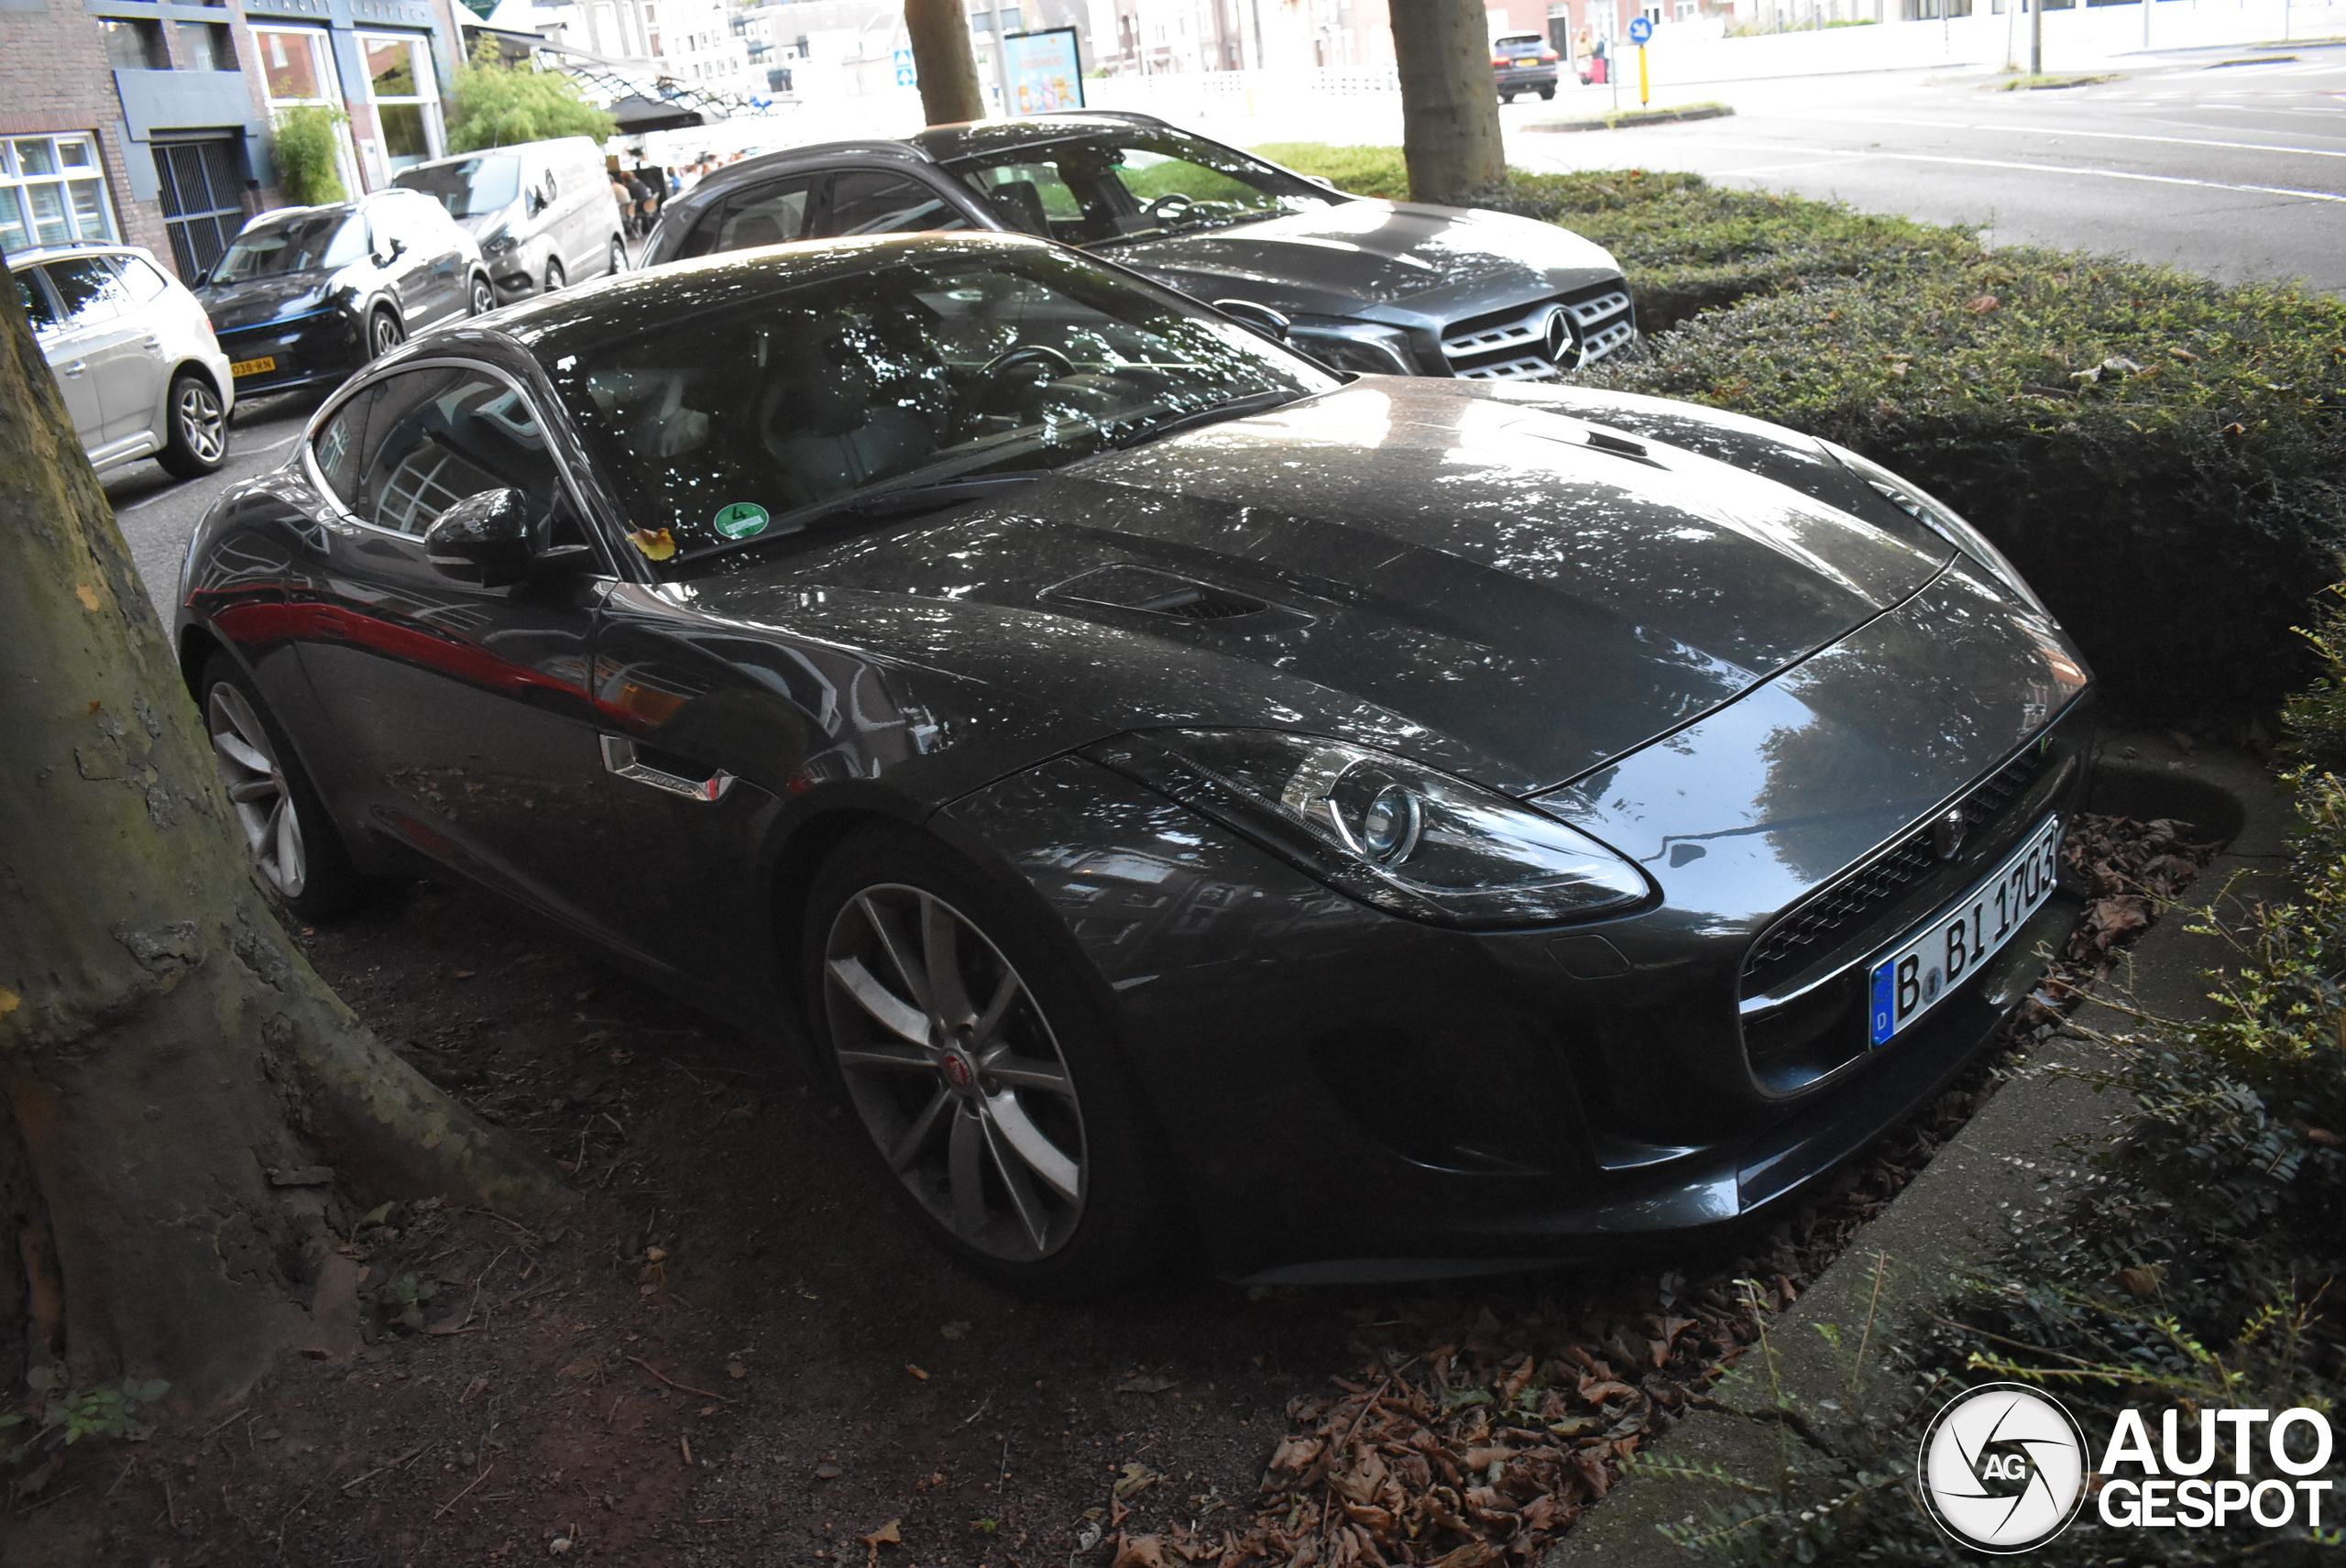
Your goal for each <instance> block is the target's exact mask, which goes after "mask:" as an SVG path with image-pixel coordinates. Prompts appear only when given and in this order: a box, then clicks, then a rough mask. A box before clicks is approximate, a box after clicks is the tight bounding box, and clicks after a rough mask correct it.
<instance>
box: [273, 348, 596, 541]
mask: <svg viewBox="0 0 2346 1568" xmlns="http://www.w3.org/2000/svg"><path fill="white" fill-rule="evenodd" d="M359 450H360V455H359V459H358V464H357V470H358V478H357V485H356V497H355V499H354V501H353V503H352V505H351V509H350V510H352V512H354V513H355V514H356V516H357V518H358V519H359V521H362V522H371V523H373V524H374V525H375V526H376V527H378V528H387V529H390V530H392V531H394V532H400V533H411V534H419V535H420V534H422V532H424V530H426V529H428V528H430V527H431V526H432V521H433V519H434V518H436V517H438V516H439V515H440V514H441V513H442V512H444V511H445V510H448V509H449V508H450V507H452V506H454V505H455V504H456V503H457V502H458V501H460V500H463V499H465V498H466V496H470V495H477V494H478V493H479V492H481V491H482V490H495V489H502V488H506V487H508V486H510V487H511V488H514V489H517V490H520V491H521V493H522V495H524V496H525V497H527V498H528V499H529V503H530V512H531V515H532V517H535V518H543V517H544V516H546V515H547V514H548V513H550V512H551V511H552V510H554V502H555V499H556V498H557V497H558V496H559V495H560V494H561V486H560V482H559V481H558V480H557V479H556V477H555V472H554V457H553V455H552V454H551V453H550V452H549V451H548V450H547V448H546V442H545V435H544V433H543V432H542V431H541V430H540V429H539V428H538V422H537V419H536V417H535V416H534V415H533V414H532V412H531V411H530V406H529V404H528V403H527V402H525V401H523V400H522V398H521V394H520V393H519V392H516V391H515V390H513V389H512V388H510V387H509V386H507V385H506V384H505V383H504V382H503V381H501V380H499V379H498V378H495V377H493V376H490V375H488V374H487V373H486V372H483V371H478V370H471V369H466V368H465V367H460V366H459V367H445V368H440V369H432V370H411V371H408V372H406V373H405V374H403V375H398V376H389V377H386V378H384V379H383V381H382V382H381V383H380V394H379V396H378V399H377V401H376V404H375V409H374V411H373V413H372V414H371V415H370V416H369V418H368V420H367V439H366V441H365V442H364V444H362V445H361V447H360V449H359ZM320 466H323V459H321V462H320Z"/></svg>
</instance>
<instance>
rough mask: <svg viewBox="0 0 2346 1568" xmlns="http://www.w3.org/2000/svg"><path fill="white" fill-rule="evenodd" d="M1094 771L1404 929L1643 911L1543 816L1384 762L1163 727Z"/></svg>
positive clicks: (1398, 762) (1350, 749) (1562, 828)
mask: <svg viewBox="0 0 2346 1568" xmlns="http://www.w3.org/2000/svg"><path fill="white" fill-rule="evenodd" d="M1089 754H1090V755H1091V757H1092V758H1093V759H1094V760H1096V761H1098V762H1102V763H1104V764H1105V765H1107V766H1109V767H1112V768H1113V769H1115V770H1116V771H1118V772H1119V773H1126V774H1129V775H1131V776H1132V777H1135V778H1137V779H1139V780H1141V781H1142V782H1143V783H1145V784H1150V785H1152V786H1154V787H1156V788H1157V789H1160V790H1162V791H1164V792H1165V793H1166V794H1168V795H1171V796H1173V797H1174V798H1175V799H1177V800H1178V801H1180V802H1182V803H1183V804H1184V805H1186V806H1190V807H1191V808H1193V809H1194V810H1197V811H1199V812H1200V813H1201V814H1203V815H1205V816H1207V817H1212V818H1214V819H1215V820H1216V821H1218V822H1221V823H1222V824H1224V825H1225V826H1227V827H1230V828H1234V829H1235V830H1237V831H1238V832H1240V833H1243V834H1244V835H1245V836H1246V837H1248V838H1249V839H1253V840H1255V842H1256V843H1259V844H1261V845H1263V846H1264V847H1266V849H1269V850H1273V851H1274V852H1276V853H1277V854H1278V855H1280V856H1281V857H1283V858H1284V859H1286V860H1288V861H1293V862H1294V863H1296V864H1297V865H1299V866H1301V867H1302V868H1303V869H1304V870H1305V871H1308V872H1310V873H1311V874H1312V875H1313V876H1316V877H1318V878H1319V879H1320V880H1321V881H1322V882H1325V883H1329V884H1330V885H1331V886H1332V887H1335V888H1337V889H1338V890H1340V891H1341V892H1343V893H1347V894H1351V895H1352V896H1354V898H1357V899H1359V900H1361V901H1362V902H1363V903H1365V904H1371V905H1376V906H1377V907H1378V908H1380V909H1386V910H1389V911H1391V912H1392V913H1394V914H1397V915H1403V916H1409V918H1411V919H1416V920H1424V921H1429V922H1431V923H1433V924H1436V925H1442V926H1457V927H1468V928H1473V929H1492V928H1500V927H1518V926H1552V925H1556V924H1559V923H1561V922H1563V921H1568V920H1581V919H1585V918H1587V917H1589V916H1594V915H1599V914H1609V913H1617V912H1619V911H1622V910H1625V909H1627V908H1628V907H1629V906H1631V905H1636V904H1639V903H1641V902H1643V901H1644V899H1645V898H1646V896H1647V894H1648V892H1649V891H1650V890H1649V886H1648V883H1647V882H1646V879H1645V877H1644V875H1643V874H1642V873H1641V872H1639V870H1638V869H1637V867H1635V866H1633V865H1631V864H1630V863H1629V862H1628V861H1625V860H1623V859H1622V858H1621V857H1620V856H1618V855H1617V854H1615V853H1614V852H1613V851H1612V850H1608V849H1606V847H1605V846H1604V845H1602V844H1600V843H1598V842H1597V841H1596V840H1595V839H1591V838H1589V837H1588V836H1587V835H1586V834H1584V833H1582V832H1580V831H1578V830H1577V829H1575V828H1570V827H1567V826H1566V825H1565V824H1563V823H1562V822H1559V821H1558V820H1556V819H1555V818H1554V817H1550V816H1548V815H1547V814H1545V813H1544V812H1540V811H1538V810H1535V809H1533V808H1532V807H1530V806H1525V805H1523V804H1521V803H1520V802H1518V801H1514V800H1510V799H1508V798H1507V796H1506V795H1500V794H1497V793H1496V792H1495V791H1492V790H1487V789H1485V788H1483V787H1482V786H1480V785H1479V784H1468V783H1467V782H1466V781H1464V779H1457V778H1453V777H1451V776H1450V775H1449V774H1447V773H1438V772H1436V771H1435V770H1434V769H1432V768H1429V767H1427V766H1425V765H1424V764H1422V763H1420V762H1411V761H1409V759H1408V758H1406V757H1397V756H1395V755H1393V754H1392V753H1391V752H1389V751H1376V750H1373V749H1371V748H1369V747H1366V746H1355V745H1353V744H1351V743H1350V742H1348V741H1343V740H1330V739H1328V738H1327V737H1325V736H1320V735H1294V734H1289V733H1288V732H1286V731H1284V730H1277V729H1160V730H1151V731H1148V732H1146V733H1145V734H1138V735H1128V736H1124V737H1122V738H1120V739H1118V740H1113V741H1110V742H1107V743H1105V744H1103V745H1101V746H1097V747H1093V748H1091V751H1090V753H1089Z"/></svg>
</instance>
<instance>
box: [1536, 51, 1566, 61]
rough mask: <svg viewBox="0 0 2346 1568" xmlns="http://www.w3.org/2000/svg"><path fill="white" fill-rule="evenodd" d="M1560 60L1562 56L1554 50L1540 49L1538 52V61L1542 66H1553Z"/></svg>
mask: <svg viewBox="0 0 2346 1568" xmlns="http://www.w3.org/2000/svg"><path fill="white" fill-rule="evenodd" d="M1562 58H1563V56H1562V55H1560V54H1558V53H1557V52H1556V51H1555V50H1554V49H1542V50H1540V61H1541V63H1543V64H1547V65H1553V64H1555V63H1556V61H1558V60H1562Z"/></svg>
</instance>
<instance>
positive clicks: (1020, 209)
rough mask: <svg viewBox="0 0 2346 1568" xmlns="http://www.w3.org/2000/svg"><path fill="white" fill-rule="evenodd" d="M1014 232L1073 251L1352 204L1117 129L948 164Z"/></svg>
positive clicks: (1291, 179)
mask: <svg viewBox="0 0 2346 1568" xmlns="http://www.w3.org/2000/svg"><path fill="white" fill-rule="evenodd" d="M947 167H948V168H949V169H950V170H952V171H953V172H954V173H955V174H957V175H959V177H960V178H961V180H962V181H964V182H965V183H966V184H968V186H969V187H970V189H971V190H972V191H975V192H977V193H978V194H979V195H981V196H982V197H984V198H985V199H986V201H988V202H989V203H992V206H993V208H994V210H995V211H996V212H997V213H999V214H1001V215H1002V217H1003V221H1004V222H1005V223H1007V224H1008V225H1010V226H1011V227H1012V228H1014V229H1019V230H1022V231H1024V232H1025V233H1027V234H1033V235H1040V236H1043V237H1044V238H1046V239H1056V240H1059V241H1061V242H1063V243H1065V244H1069V245H1107V244H1114V243H1116V242H1118V241H1122V240H1132V239H1153V238H1157V237H1158V236H1163V235H1167V234H1171V233H1178V232H1188V231H1190V230H1195V229H1205V228H1220V227H1222V226H1223V225H1227V224H1235V223H1247V222H1252V221H1255V220H1256V219H1261V218H1276V217H1284V216H1286V215H1288V214H1293V213H1309V212H1317V211H1320V210H1321V209H1322V208H1325V207H1329V206H1332V205H1333V204H1335V203H1338V202H1342V201H1344V200H1346V198H1345V197H1343V196H1341V195H1339V194H1337V193H1336V192H1332V191H1329V190H1326V189H1324V188H1322V187H1321V186H1318V185H1314V184H1312V183H1311V182H1310V181H1307V180H1304V179H1302V178H1300V177H1299V176H1297V175H1293V174H1289V173H1288V172H1287V171H1286V170H1282V169H1277V168H1274V167H1273V166H1272V165H1270V164H1267V163H1265V162H1263V161H1262V160H1261V159H1254V158H1249V157H1247V156H1246V155H1245V154H1244V153H1243V152H1234V151H1233V150H1232V149H1231V148H1226V147H1217V146H1215V145H1214V144H1213V143H1211V142H1209V141H1202V140H1200V139H1199V138H1198V137H1192V136H1184V135H1182V134H1181V133H1180V132H1178V131H1169V130H1168V131H1140V130H1135V131H1121V130H1120V131H1116V132H1113V133H1104V134H1100V135H1093V136H1081V137H1069V138H1067V139H1065V140H1061V141H1052V142H1044V143H1041V144H1039V145H1037V146H1034V147H1025V148H1015V149H1014V150H1012V151H1009V152H999V153H989V154H987V155H985V156H982V157H978V158H968V159H959V160H958V161H956V162H953V163H951V164H948V166H947Z"/></svg>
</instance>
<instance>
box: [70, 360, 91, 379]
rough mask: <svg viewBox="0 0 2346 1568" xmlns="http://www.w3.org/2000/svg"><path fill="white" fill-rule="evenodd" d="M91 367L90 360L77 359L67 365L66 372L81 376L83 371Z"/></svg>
mask: <svg viewBox="0 0 2346 1568" xmlns="http://www.w3.org/2000/svg"><path fill="white" fill-rule="evenodd" d="M89 367H90V362H89V361H88V360H86V359H76V360H75V361H73V363H72V364H71V365H68V366H67V367H65V370H64V374H66V375H68V376H79V375H80V374H81V373H82V371H84V370H87V369H88V368H89Z"/></svg>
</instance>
